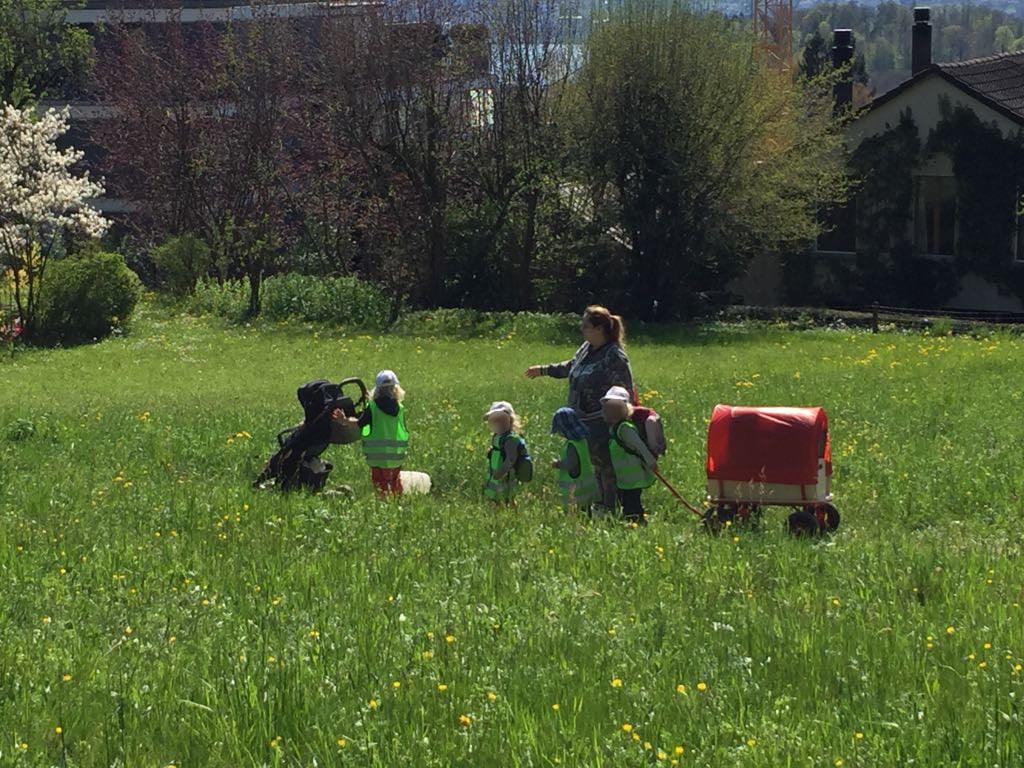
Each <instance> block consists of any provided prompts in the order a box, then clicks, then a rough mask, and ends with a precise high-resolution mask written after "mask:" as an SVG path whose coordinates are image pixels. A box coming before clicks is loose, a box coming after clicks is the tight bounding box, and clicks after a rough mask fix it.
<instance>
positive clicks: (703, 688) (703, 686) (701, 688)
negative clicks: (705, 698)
mask: <svg viewBox="0 0 1024 768" xmlns="http://www.w3.org/2000/svg"><path fill="white" fill-rule="evenodd" d="M707 689H708V684H707V683H705V682H703V681H702V682H699V683H697V690H698V691H700V692H701V693H704V691H706V690H707Z"/></svg>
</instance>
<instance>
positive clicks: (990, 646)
mask: <svg viewBox="0 0 1024 768" xmlns="http://www.w3.org/2000/svg"><path fill="white" fill-rule="evenodd" d="M981 647H982V648H984V649H985V650H986V651H990V650H992V643H985V644H984V645H983V646H981Z"/></svg>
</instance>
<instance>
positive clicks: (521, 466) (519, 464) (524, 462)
mask: <svg viewBox="0 0 1024 768" xmlns="http://www.w3.org/2000/svg"><path fill="white" fill-rule="evenodd" d="M508 439H509V436H508V435H505V437H503V438H502V439H501V444H500V446H499V448H500V450H501V451H502V452H504V450H505V441H506V440H508ZM515 439H516V441H517V442H518V443H519V454H518V457H517V458H516V465H515V467H513V469H514V470H515V473H516V479H517V480H519V482H520V483H528V482H530V481H531V480H533V457H532V456H531V455H530V449H529V447H528V446H527V445H526V440H524V439H523V438H522V437H521V436H520V435H516V437H515Z"/></svg>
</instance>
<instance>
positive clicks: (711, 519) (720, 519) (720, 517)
mask: <svg viewBox="0 0 1024 768" xmlns="http://www.w3.org/2000/svg"><path fill="white" fill-rule="evenodd" d="M731 519H732V514H731V511H729V510H727V509H726V507H724V506H718V507H708V508H707V509H705V510H704V516H703V517H702V518H701V523H702V524H703V525H704V530H705V531H707V532H708V533H709V534H711V535H712V536H718V535H719V534H720V533H721V532H722V529H723V528H724V527H725V523H726V521H728V520H731Z"/></svg>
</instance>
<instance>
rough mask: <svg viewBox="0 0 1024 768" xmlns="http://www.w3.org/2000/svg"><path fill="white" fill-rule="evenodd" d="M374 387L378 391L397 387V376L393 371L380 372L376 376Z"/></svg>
mask: <svg viewBox="0 0 1024 768" xmlns="http://www.w3.org/2000/svg"><path fill="white" fill-rule="evenodd" d="M374 386H375V387H377V388H378V389H383V388H384V387H397V386H398V376H397V375H396V374H395V372H394V371H381V372H380V373H378V374H377V380H376V381H375V382H374Z"/></svg>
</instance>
